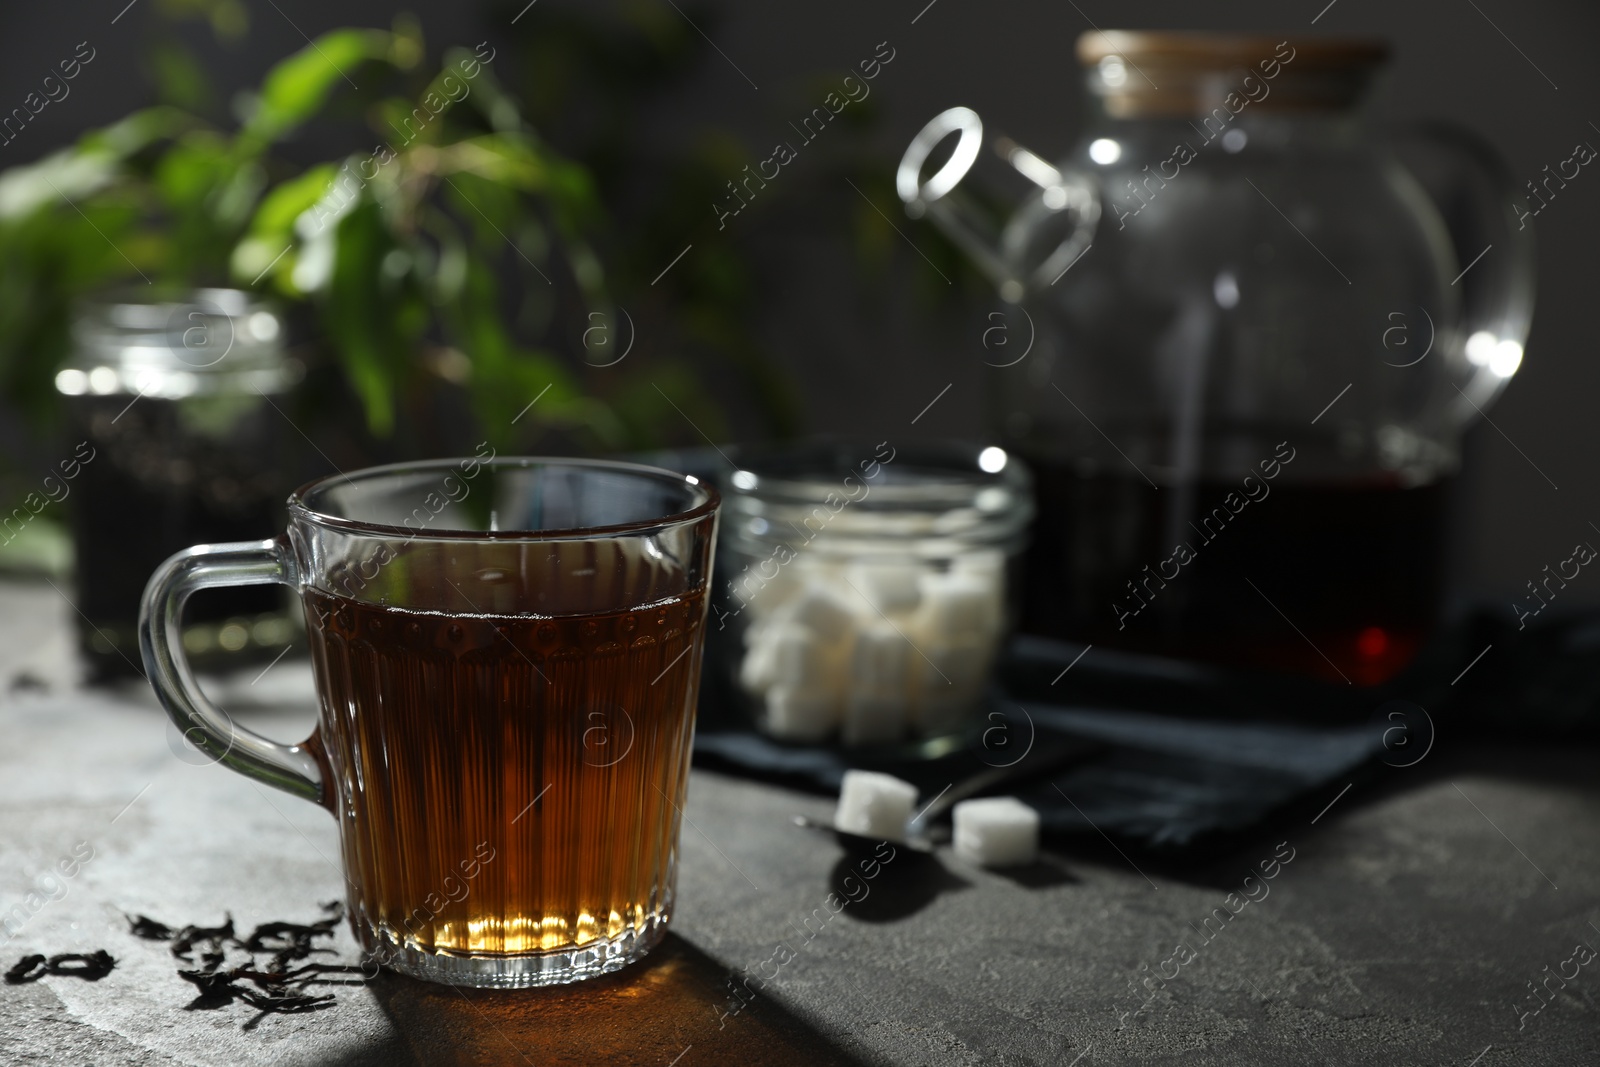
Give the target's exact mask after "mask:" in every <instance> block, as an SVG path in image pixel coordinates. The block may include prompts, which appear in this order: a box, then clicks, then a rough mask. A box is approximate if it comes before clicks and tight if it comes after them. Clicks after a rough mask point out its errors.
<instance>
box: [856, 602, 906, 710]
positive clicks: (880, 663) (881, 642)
mask: <svg viewBox="0 0 1600 1067" xmlns="http://www.w3.org/2000/svg"><path fill="white" fill-rule="evenodd" d="M913 656H916V653H915V652H913V651H912V649H911V645H910V643H909V642H908V641H907V640H906V638H905V635H903V634H902V633H901V632H900V631H899V630H897V629H895V628H894V627H893V626H891V625H890V624H889V623H887V622H884V621H883V620H882V619H879V620H878V621H877V622H876V623H869V624H868V625H867V626H865V627H863V628H862V629H861V632H860V633H858V634H856V640H855V645H854V646H853V647H852V648H851V650H850V680H849V687H850V689H851V690H852V691H854V692H865V693H871V694H872V695H874V696H883V697H890V696H898V697H900V698H901V700H904V699H905V697H906V696H907V694H908V691H909V688H910V683H911V659H912V657H913Z"/></svg>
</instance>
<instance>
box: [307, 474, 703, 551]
mask: <svg viewBox="0 0 1600 1067" xmlns="http://www.w3.org/2000/svg"><path fill="white" fill-rule="evenodd" d="M474 463H475V464H477V465H478V466H480V467H487V468H491V469H493V468H499V469H512V470H517V469H521V470H530V469H533V468H537V467H571V468H582V469H587V470H592V471H599V472H610V473H614V474H628V475H634V476H637V477H640V478H642V479H647V480H653V481H656V482H665V483H668V484H671V485H677V486H683V487H686V488H687V489H688V490H689V491H690V492H691V493H692V494H694V495H695V498H696V502H695V504H694V506H693V507H690V508H687V509H685V510H682V511H676V512H671V513H669V514H666V515H660V516H655V517H652V518H648V519H637V520H633V521H630V522H619V523H609V524H606V525H601V526H575V527H566V528H552V529H548V530H520V529H510V530H451V529H425V530H414V529H412V528H410V527H408V526H394V525H390V524H388V523H380V522H372V521H368V520H365V519H351V518H347V517H345V516H342V515H333V514H330V513H328V512H327V511H324V510H320V509H318V508H316V507H313V506H312V505H311V504H309V503H308V502H307V501H308V498H309V497H311V495H312V494H313V493H315V492H317V491H318V490H320V489H323V488H325V487H328V486H331V485H335V484H339V483H343V484H347V485H350V486H352V487H353V486H354V485H355V483H356V482H357V481H358V480H359V481H368V480H377V479H380V478H385V477H392V476H394V475H399V474H411V473H427V472H430V471H432V472H437V473H439V474H440V475H444V476H448V475H449V473H450V472H452V471H458V470H459V469H460V468H462V467H465V466H468V465H470V464H474ZM480 473H481V472H480ZM468 477H469V480H470V479H471V478H476V477H478V475H471V476H468ZM721 503H722V496H721V494H720V493H718V491H717V488H716V486H714V485H712V484H710V483H709V482H706V481H703V480H702V479H700V478H697V477H695V476H694V475H692V474H684V473H681V472H678V471H672V470H668V469H667V468H665V467H652V466H650V465H648V464H645V463H629V462H627V461H624V460H611V459H589V458H583V457H577V456H491V457H490V458H488V459H479V458H477V457H476V456H467V457H456V458H444V459H426V460H412V461H403V462H400V463H385V464H382V465H380V466H376V467H363V468H361V469H360V470H355V471H351V472H349V473H348V474H346V473H344V472H341V471H335V472H334V473H332V474H326V475H323V476H322V477H320V478H314V479H312V480H311V481H309V482H307V483H305V484H304V485H302V486H300V487H299V488H298V489H296V490H295V491H294V492H292V493H290V494H289V500H288V509H289V515H290V517H291V518H294V519H301V520H304V521H306V522H309V523H311V524H313V525H316V526H321V527H323V528H325V529H329V530H334V531H338V532H340V533H347V534H360V535H366V536H371V537H386V538H397V539H403V540H406V541H494V542H500V543H505V542H528V543H538V542H545V541H589V540H595V539H598V538H608V537H625V536H637V535H643V534H649V533H652V532H656V531H660V530H666V529H670V528H673V527H677V526H687V525H692V524H694V523H695V522H698V521H700V520H702V519H704V518H705V517H706V516H708V515H711V514H713V513H715V512H716V510H717V508H718V507H719V506H720V505H721Z"/></svg>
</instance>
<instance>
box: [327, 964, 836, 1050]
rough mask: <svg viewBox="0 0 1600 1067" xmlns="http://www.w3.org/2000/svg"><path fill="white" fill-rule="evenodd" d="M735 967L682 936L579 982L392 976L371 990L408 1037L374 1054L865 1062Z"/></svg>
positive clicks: (399, 1031) (402, 1036)
mask: <svg viewBox="0 0 1600 1067" xmlns="http://www.w3.org/2000/svg"><path fill="white" fill-rule="evenodd" d="M730 973H731V972H730V970H729V968H728V967H727V966H725V965H723V964H720V963H718V962H717V961H716V960H714V959H712V958H711V957H710V956H708V955H706V954H705V953H704V952H702V951H700V950H699V949H698V948H696V947H695V946H694V945H692V944H690V943H689V942H688V941H685V940H684V939H683V938H681V937H679V936H677V935H676V934H672V933H668V934H667V935H666V937H665V938H664V939H663V940H662V942H661V944H659V945H657V946H656V948H655V950H654V951H652V952H651V953H650V955H648V956H646V957H645V958H644V959H643V960H641V961H639V962H638V963H635V964H633V965H632V966H630V967H627V968H625V969H623V970H622V971H619V972H617V973H616V974H610V975H605V976H603V977H600V978H594V979H590V980H588V981H584V982H577V983H574V984H572V985H564V986H550V987H547V988H543V989H510V990H490V989H460V988H455V987H451V986H445V985H435V984H432V983H428V982H419V981H416V980H413V979H410V978H404V977H401V976H398V975H391V974H388V973H385V974H384V975H383V976H381V977H380V978H379V979H378V980H377V981H375V982H372V983H370V985H369V986H368V988H369V989H370V990H371V991H372V995H373V997H374V999H375V1000H376V1002H377V1004H378V1006H379V1007H380V1008H381V1009H382V1011H383V1012H384V1014H385V1015H387V1016H388V1018H389V1021H390V1024H391V1025H392V1026H393V1027H394V1031H395V1033H396V1034H397V1035H398V1040H393V1039H392V1040H390V1041H388V1042H385V1048H384V1052H383V1054H382V1055H381V1058H373V1059H371V1060H370V1062H372V1063H374V1064H376V1063H378V1062H382V1063H385V1064H403V1063H408V1062H409V1063H418V1064H429V1065H430V1067H431V1065H433V1064H444V1065H452V1064H474V1065H478V1064H487V1065H491V1067H498V1065H502V1064H504V1065H507V1067H528V1064H530V1063H533V1064H538V1067H554V1065H564V1064H595V1063H606V1064H641V1065H649V1067H664V1065H667V1064H673V1063H677V1062H679V1058H680V1057H681V1058H682V1062H683V1064H684V1065H685V1067H689V1065H693V1067H711V1065H716V1064H729V1065H734V1064H737V1065H740V1067H744V1065H747V1064H751V1063H762V1064H773V1065H777V1067H783V1065H788V1064H793V1065H796V1067H800V1065H806V1067H811V1065H823V1067H826V1065H834V1064H837V1065H840V1067H858V1065H860V1064H861V1063H862V1061H861V1060H859V1059H856V1058H854V1057H853V1056H851V1055H849V1054H848V1053H846V1052H845V1051H843V1050H842V1049H840V1048H839V1047H838V1046H837V1045H835V1044H834V1043H833V1042H832V1041H830V1040H829V1039H828V1038H827V1037H825V1036H824V1035H822V1034H820V1033H818V1032H817V1031H816V1030H815V1029H814V1028H812V1027H811V1026H810V1025H809V1024H807V1023H806V1022H804V1021H802V1020H801V1019H799V1018H798V1017H797V1016H795V1015H794V1014H793V1013H791V1012H790V1011H788V1010H787V1009H786V1008H785V1007H784V1006H783V1005H782V1004H780V1003H778V1001H777V1000H775V999H774V998H773V996H771V995H770V994H768V993H766V992H764V991H758V992H757V993H756V994H755V996H754V997H753V998H747V999H745V1000H744V1001H742V1002H741V1001H739V1000H738V999H737V998H735V997H734V996H733V994H732V993H731V992H730V989H729V985H728V979H729V976H730ZM741 1003H742V1004H743V1006H742V1007H738V1005H739V1004H741ZM735 1008H737V1010H731V1009H735ZM396 1046H399V1047H396ZM402 1050H403V1051H402ZM685 1050H690V1051H688V1052H687V1054H685ZM377 1051H378V1050H374V1052H375V1053H376V1052H377ZM395 1053H398V1055H396V1054H395ZM341 1062H348V1061H341ZM361 1062H367V1061H366V1060H363V1061H361Z"/></svg>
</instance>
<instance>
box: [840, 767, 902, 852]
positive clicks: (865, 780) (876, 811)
mask: <svg viewBox="0 0 1600 1067" xmlns="http://www.w3.org/2000/svg"><path fill="white" fill-rule="evenodd" d="M916 802H917V787H916V786H914V785H912V784H911V783H910V782H902V781H901V780H900V779H898V778H896V777H894V776H893V775H889V774H881V773H879V772H877V771H845V772H844V781H843V783H842V784H841V785H840V787H839V810H838V811H837V812H835V813H834V816H833V825H834V826H835V827H836V828H837V829H840V830H844V831H846V832H847V833H852V834H861V835H863V836H865V837H876V838H880V839H882V840H885V841H904V840H905V836H906V823H908V822H910V821H911V809H912V807H913V806H914V805H915V804H916Z"/></svg>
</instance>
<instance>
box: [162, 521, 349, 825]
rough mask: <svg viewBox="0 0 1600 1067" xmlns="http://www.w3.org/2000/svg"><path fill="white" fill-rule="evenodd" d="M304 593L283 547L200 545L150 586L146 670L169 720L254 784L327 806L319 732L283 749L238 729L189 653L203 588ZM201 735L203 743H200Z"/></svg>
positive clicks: (164, 568) (165, 567)
mask: <svg viewBox="0 0 1600 1067" xmlns="http://www.w3.org/2000/svg"><path fill="white" fill-rule="evenodd" d="M274 582H276V583H279V584H282V585H287V586H290V587H291V588H293V587H296V586H297V584H298V579H297V575H296V568H295V562H294V555H293V553H292V552H290V551H289V549H288V547H287V546H285V545H284V544H283V543H281V542H279V541H238V542H234V543H231V544H221V545H196V546H195V547H194V548H189V549H185V550H184V551H182V552H179V553H178V554H177V555H175V556H173V557H172V558H171V559H169V560H167V561H166V562H165V563H163V564H162V565H161V566H160V567H159V568H158V569H157V570H156V572H155V574H153V575H151V576H150V582H149V584H148V585H146V586H145V590H144V601H143V603H142V604H141V605H140V608H139V650H140V653H141V654H142V655H143V657H144V668H145V672H146V673H147V674H148V675H149V676H150V684H151V686H152V687H153V688H154V689H155V691H156V696H157V697H159V698H160V699H161V703H162V706H163V707H165V708H166V709H167V714H168V715H169V716H171V717H172V721H173V722H174V723H176V724H177V727H178V729H179V730H180V731H182V733H183V735H184V736H185V737H186V738H188V739H189V740H190V741H191V742H194V743H195V744H196V747H198V748H200V749H201V750H202V751H204V752H206V753H209V754H211V755H213V756H215V757H216V759H217V761H218V762H219V763H223V764H225V765H227V766H228V767H230V768H231V769H233V770H235V771H238V772H239V773H240V774H242V775H244V776H245V777H247V778H254V779H256V780H257V781H260V782H265V783H266V784H267V785H271V786H276V787H277V788H279V789H282V790H283V791H284V792H286V793H292V794H294V795H295V796H297V797H302V798H304V799H306V800H310V801H313V802H315V803H318V804H322V803H324V797H323V773H322V766H321V764H320V763H319V762H318V759H317V756H316V754H315V739H316V733H315V731H313V732H312V735H311V738H309V739H307V740H306V741H305V742H302V743H301V744H298V745H280V744H278V743H277V742H276V741H269V740H268V739H267V738H265V737H262V736H261V735H260V734H257V733H253V732H251V731H250V730H246V729H245V728H244V727H242V726H238V725H236V724H235V723H234V722H233V720H232V719H231V718H229V716H228V713H227V712H225V711H223V710H222V709H221V708H219V707H217V706H216V705H215V704H213V703H211V701H210V700H208V699H207V698H206V695H205V694H204V693H202V692H201V691H200V687H199V686H198V685H196V684H195V680H194V672H193V671H191V670H190V669H189V661H188V659H187V658H185V656H184V654H183V631H182V628H181V623H182V620H183V607H184V604H185V603H186V602H187V601H188V599H189V594H191V593H193V592H194V591H195V590H196V589H210V588H213V587H216V586H225V585H270V584H272V583H274ZM197 736H198V740H196V738H197Z"/></svg>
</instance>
